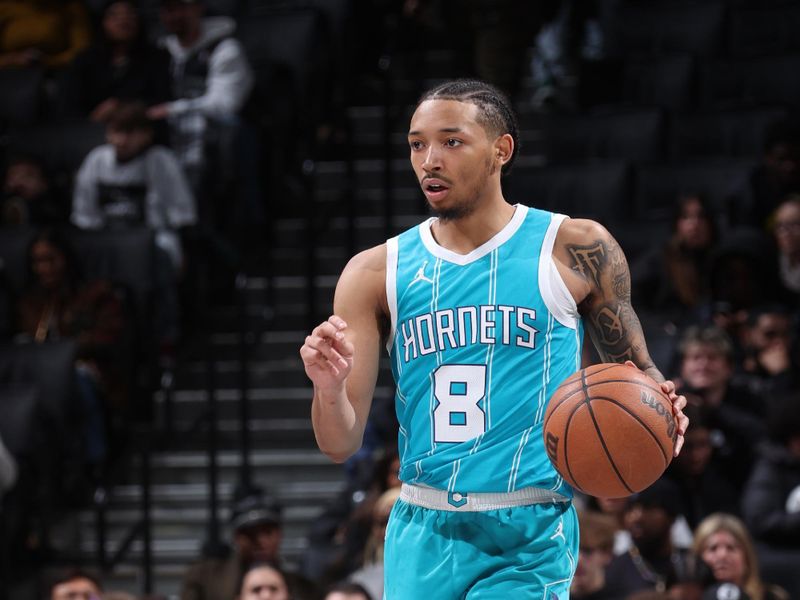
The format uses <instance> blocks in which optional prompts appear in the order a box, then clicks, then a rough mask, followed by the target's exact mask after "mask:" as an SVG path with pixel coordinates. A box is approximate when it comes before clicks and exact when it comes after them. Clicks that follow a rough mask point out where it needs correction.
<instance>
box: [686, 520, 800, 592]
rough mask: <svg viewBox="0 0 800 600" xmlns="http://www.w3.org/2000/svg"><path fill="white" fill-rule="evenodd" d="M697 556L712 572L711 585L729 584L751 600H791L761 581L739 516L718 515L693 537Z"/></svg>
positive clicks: (750, 541) (705, 523) (703, 524)
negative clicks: (740, 590)
mask: <svg viewBox="0 0 800 600" xmlns="http://www.w3.org/2000/svg"><path fill="white" fill-rule="evenodd" d="M694 553H695V555H696V556H697V557H699V558H700V559H701V560H702V561H703V563H705V564H706V565H707V566H708V568H709V570H710V572H711V585H710V586H709V587H711V586H713V585H715V584H718V583H730V584H733V585H736V586H738V587H739V588H741V589H742V590H744V591H745V593H746V594H747V595H748V596H749V597H750V598H752V600H788V598H789V596H788V594H787V593H786V591H785V590H783V589H782V588H780V587H778V586H774V585H770V584H767V583H765V582H764V581H762V580H761V576H760V572H759V564H758V558H757V557H756V552H755V549H754V548H753V542H752V540H751V538H750V533H749V532H748V531H747V529H746V528H745V526H744V523H742V522H741V521H740V520H739V519H738V518H737V517H734V516H733V515H727V514H725V513H715V514H713V515H710V516H708V517H706V518H705V519H703V521H702V522H701V523H700V524H699V525H698V526H697V529H696V530H695V534H694Z"/></svg>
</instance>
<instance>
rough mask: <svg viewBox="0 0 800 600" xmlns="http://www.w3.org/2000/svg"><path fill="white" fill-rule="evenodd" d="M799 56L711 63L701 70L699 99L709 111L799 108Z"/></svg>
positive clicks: (788, 55) (707, 63)
mask: <svg viewBox="0 0 800 600" xmlns="http://www.w3.org/2000/svg"><path fill="white" fill-rule="evenodd" d="M798 72H800V53H797V54H784V55H778V56H759V57H755V58H743V59H726V60H710V61H707V62H706V63H705V65H704V66H703V67H702V74H703V77H702V82H703V85H702V90H701V97H702V101H703V103H704V104H706V105H708V106H711V107H720V106H725V105H739V106H743V105H760V104H781V105H786V106H788V107H793V108H797V107H800V78H798V77H797V73H798Z"/></svg>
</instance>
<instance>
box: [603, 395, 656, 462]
mask: <svg viewBox="0 0 800 600" xmlns="http://www.w3.org/2000/svg"><path fill="white" fill-rule="evenodd" d="M591 399H592V400H607V401H608V402H611V403H612V404H615V405H616V406H617V407H619V408H621V409H622V410H624V411H625V412H626V413H628V414H629V415H630V416H631V417H633V418H634V419H635V420H636V421H638V422H639V424H640V425H641V426H642V427H643V428H644V429H645V431H647V433H649V434H650V437H652V438H653V439H654V440H655V442H656V445H657V446H658V449H659V450H661V455H662V457H663V458H664V463H665V465H664V468H665V469H666V468H667V466H669V460H668V457H667V453H666V452H665V451H664V448H663V446H662V445H661V442H660V441H659V437H658V436H657V435H656V434H655V433H653V430H652V429H650V426H649V425H648V424H647V423H645V422H644V421H643V420H642V419H641V418H640V417H639V415H637V414H636V413H634V412H631V411H630V410H628V408H627V407H626V406H625V405H624V404H622V403H621V402H620V401H619V400H615V399H614V398H607V397H605V396H594V397H592V398H591ZM590 404H591V403H590Z"/></svg>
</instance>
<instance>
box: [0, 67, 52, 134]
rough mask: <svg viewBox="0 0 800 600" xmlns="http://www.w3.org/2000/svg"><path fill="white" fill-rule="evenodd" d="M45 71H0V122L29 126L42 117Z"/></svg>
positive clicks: (26, 69) (8, 69)
mask: <svg viewBox="0 0 800 600" xmlns="http://www.w3.org/2000/svg"><path fill="white" fill-rule="evenodd" d="M43 83H44V70H43V69H41V68H39V67H25V68H14V69H12V68H6V69H0V90H3V93H2V94H0V122H2V123H4V124H6V123H7V124H9V125H12V124H13V125H19V124H26V125H27V124H29V123H32V122H34V121H35V120H36V119H37V118H38V117H40V116H41V111H42V105H43V102H42V100H43V91H44V89H43V87H42V86H43Z"/></svg>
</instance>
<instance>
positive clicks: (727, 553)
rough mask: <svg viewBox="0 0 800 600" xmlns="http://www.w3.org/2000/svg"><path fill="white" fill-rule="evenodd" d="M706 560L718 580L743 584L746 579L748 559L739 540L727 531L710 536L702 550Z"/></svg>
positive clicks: (704, 560)
mask: <svg viewBox="0 0 800 600" xmlns="http://www.w3.org/2000/svg"><path fill="white" fill-rule="evenodd" d="M702 558H703V562H705V563H706V564H707V565H708V566H709V567H710V568H711V572H712V573H713V574H714V579H716V580H717V581H726V582H729V583H735V584H737V585H741V584H742V583H743V582H744V579H745V574H746V573H745V571H746V561H745V555H744V551H743V550H742V547H741V545H740V544H739V542H737V541H736V538H735V537H733V536H732V535H731V534H730V533H728V532H727V531H718V532H717V533H714V534H712V535H711V536H709V538H708V540H707V541H706V544H705V547H704V548H703V552H702Z"/></svg>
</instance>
